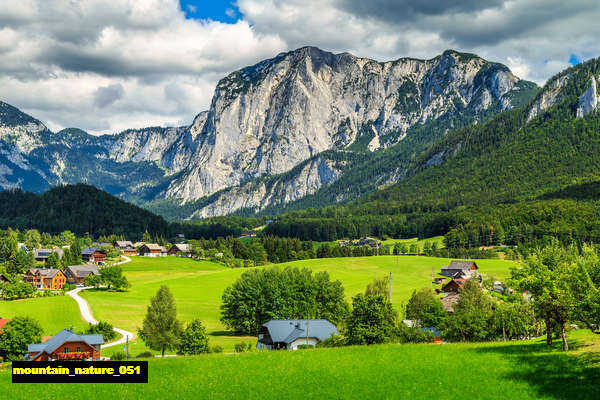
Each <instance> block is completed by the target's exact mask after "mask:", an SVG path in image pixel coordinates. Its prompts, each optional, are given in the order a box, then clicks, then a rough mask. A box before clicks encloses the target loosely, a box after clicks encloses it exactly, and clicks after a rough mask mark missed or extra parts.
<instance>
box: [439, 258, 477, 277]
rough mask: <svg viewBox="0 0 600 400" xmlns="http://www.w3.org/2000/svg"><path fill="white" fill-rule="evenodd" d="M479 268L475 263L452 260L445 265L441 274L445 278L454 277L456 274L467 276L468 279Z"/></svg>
mask: <svg viewBox="0 0 600 400" xmlns="http://www.w3.org/2000/svg"><path fill="white" fill-rule="evenodd" d="M478 269H479V268H478V267H477V264H475V261H461V260H452V261H451V262H450V265H445V266H443V267H442V272H441V274H442V275H444V276H447V277H449V278H452V277H454V275H456V274H457V273H461V274H468V276H469V277H470V276H471V275H472V274H474V273H475V272H476V271H477V270H478Z"/></svg>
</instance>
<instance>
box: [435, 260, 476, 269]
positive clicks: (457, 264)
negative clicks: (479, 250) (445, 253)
mask: <svg viewBox="0 0 600 400" xmlns="http://www.w3.org/2000/svg"><path fill="white" fill-rule="evenodd" d="M473 264H475V261H463V260H452V261H451V262H450V265H445V266H443V267H442V269H469V268H471V265H473ZM475 267H476V268H477V264H475Z"/></svg>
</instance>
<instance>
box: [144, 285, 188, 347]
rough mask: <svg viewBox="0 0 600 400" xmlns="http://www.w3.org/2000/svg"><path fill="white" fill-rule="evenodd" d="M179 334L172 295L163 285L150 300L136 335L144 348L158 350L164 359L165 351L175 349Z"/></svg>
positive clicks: (179, 326)
mask: <svg viewBox="0 0 600 400" xmlns="http://www.w3.org/2000/svg"><path fill="white" fill-rule="evenodd" d="M181 332H182V328H181V323H180V322H179V321H178V320H177V310H176V308H175V300H174V299H173V294H172V293H171V291H170V290H169V288H168V287H167V286H165V285H163V286H161V287H160V288H159V289H158V292H157V293H156V296H154V297H152V298H150V305H149V306H148V312H147V313H146V317H145V318H144V323H143V326H142V329H139V330H138V334H139V336H140V338H142V340H144V342H145V343H146V346H148V347H149V348H151V349H152V350H157V351H158V350H160V351H161V352H162V355H163V357H164V355H165V350H172V349H176V348H177V346H178V345H179V343H180V338H181Z"/></svg>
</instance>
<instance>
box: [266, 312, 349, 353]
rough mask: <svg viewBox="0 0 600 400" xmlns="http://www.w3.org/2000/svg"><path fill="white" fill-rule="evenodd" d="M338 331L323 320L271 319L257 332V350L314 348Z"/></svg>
mask: <svg viewBox="0 0 600 400" xmlns="http://www.w3.org/2000/svg"><path fill="white" fill-rule="evenodd" d="M337 334H338V330H337V328H336V327H335V325H333V324H332V323H331V322H329V321H327V320H325V319H310V320H289V319H283V320H281V319H279V320H276V319H273V320H271V321H269V322H267V323H266V324H264V325H263V326H261V328H260V330H259V331H258V343H257V344H256V348H257V349H259V350H260V349H267V350H280V349H285V350H297V349H298V346H302V345H308V346H313V347H314V346H316V345H317V343H319V342H324V341H326V340H327V339H329V338H330V337H331V335H337Z"/></svg>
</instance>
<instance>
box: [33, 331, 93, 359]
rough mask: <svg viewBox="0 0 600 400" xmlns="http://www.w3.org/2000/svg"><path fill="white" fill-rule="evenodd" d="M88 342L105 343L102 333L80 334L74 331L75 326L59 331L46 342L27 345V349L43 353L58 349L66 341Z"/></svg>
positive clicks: (91, 344) (91, 343) (90, 343)
mask: <svg viewBox="0 0 600 400" xmlns="http://www.w3.org/2000/svg"><path fill="white" fill-rule="evenodd" d="M80 341H83V342H86V343H87V344H89V345H90V346H95V345H97V344H104V338H103V337H102V335H78V334H76V333H74V332H73V328H71V329H63V330H62V331H60V332H58V333H57V334H56V335H54V336H52V337H51V338H50V339H48V340H47V341H46V342H45V343H35V344H30V345H28V346H27V351H28V352H29V353H34V352H35V353H41V352H42V351H45V352H46V353H48V354H50V353H52V352H53V351H54V350H56V349H57V348H58V347H59V346H60V345H62V344H63V343H65V342H80Z"/></svg>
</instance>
